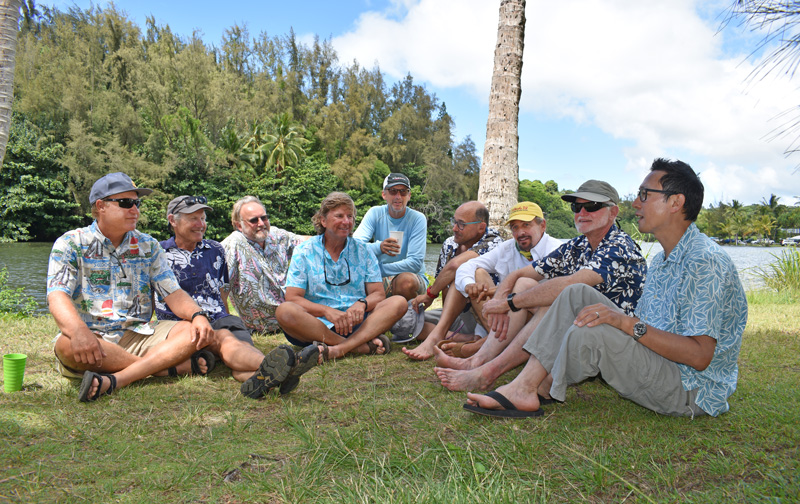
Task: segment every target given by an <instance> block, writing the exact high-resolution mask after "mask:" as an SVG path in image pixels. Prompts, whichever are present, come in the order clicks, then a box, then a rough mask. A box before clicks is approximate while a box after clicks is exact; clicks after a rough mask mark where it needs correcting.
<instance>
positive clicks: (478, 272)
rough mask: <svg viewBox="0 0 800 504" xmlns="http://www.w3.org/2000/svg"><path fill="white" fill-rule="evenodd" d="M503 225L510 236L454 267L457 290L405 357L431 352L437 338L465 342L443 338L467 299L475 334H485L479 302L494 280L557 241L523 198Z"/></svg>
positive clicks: (544, 253) (541, 216) (539, 255)
mask: <svg viewBox="0 0 800 504" xmlns="http://www.w3.org/2000/svg"><path fill="white" fill-rule="evenodd" d="M506 225H507V226H509V228H510V229H511V234H512V235H513V238H510V239H508V240H506V241H504V242H503V243H501V244H500V245H498V246H496V247H494V248H493V249H492V250H490V251H488V252H486V253H485V254H483V255H475V256H473V257H471V258H470V259H469V260H468V261H465V262H464V263H463V264H461V265H460V266H459V267H458V269H457V270H456V275H455V282H454V286H455V288H456V290H457V291H458V292H453V293H452V295H448V297H447V298H445V301H444V303H443V308H442V316H441V318H440V319H439V323H438V324H437V325H436V327H435V328H434V329H433V330H432V331H431V332H430V335H429V336H428V338H427V339H426V340H425V341H424V342H423V343H422V344H421V345H420V346H419V347H417V348H415V349H413V350H409V351H407V352H406V354H407V355H408V356H409V357H411V358H412V359H416V360H425V359H428V358H430V357H432V356H433V352H434V347H435V346H436V345H438V344H440V343H441V342H446V343H444V345H455V346H456V348H457V349H460V348H461V347H462V346H463V345H464V343H465V342H463V341H461V342H456V341H453V342H451V341H448V340H445V338H446V336H447V330H448V328H450V327H451V324H453V323H454V321H455V320H456V317H458V316H459V313H461V311H462V310H463V309H464V308H465V307H466V306H468V303H469V304H471V305H472V313H473V314H474V315H475V318H476V322H477V323H476V324H475V328H474V332H475V334H477V335H478V336H486V335H487V334H488V332H487V331H486V328H488V327H489V325H488V323H487V321H486V317H485V316H483V315H482V314H481V311H482V308H483V303H484V302H485V301H487V300H488V299H491V297H492V295H493V294H494V290H495V282H499V281H501V280H503V278H505V277H506V276H507V275H508V274H509V273H511V272H512V271H514V270H516V269H519V268H522V267H524V266H530V264H531V261H532V260H534V259H536V260H538V259H542V258H544V257H545V256H547V255H548V254H549V253H550V252H552V251H553V250H555V249H556V248H558V247H559V246H560V245H561V242H560V241H559V240H556V239H554V238H552V237H551V236H550V235H548V234H547V232H546V230H547V222H546V221H545V220H544V214H543V213H542V209H541V208H540V207H539V205H537V204H536V203H532V202H530V201H523V202H520V203H517V204H516V205H514V206H513V207H512V208H511V212H509V217H508V220H507V221H506ZM456 330H458V329H456ZM480 341H482V340H480ZM459 355H460V354H459Z"/></svg>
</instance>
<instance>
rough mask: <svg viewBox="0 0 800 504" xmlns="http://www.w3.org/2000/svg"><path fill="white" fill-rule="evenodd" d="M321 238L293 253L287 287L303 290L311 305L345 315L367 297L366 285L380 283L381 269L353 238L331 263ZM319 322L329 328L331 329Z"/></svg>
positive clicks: (325, 321)
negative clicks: (334, 310)
mask: <svg viewBox="0 0 800 504" xmlns="http://www.w3.org/2000/svg"><path fill="white" fill-rule="evenodd" d="M324 236H325V235H317V236H314V237H312V238H310V239H309V240H308V241H305V242H303V243H301V244H300V245H298V246H297V248H295V249H294V255H293V256H292V263H291V264H290V265H289V275H288V276H287V278H286V287H297V288H299V289H303V290H304V291H305V298H306V299H308V300H309V301H311V302H312V303H317V304H321V305H325V306H330V307H331V308H336V309H337V310H342V311H345V310H347V309H348V308H350V306H352V305H353V303H355V302H356V301H358V300H359V299H360V298H363V297H365V296H366V295H367V286H366V284H367V283H371V282H380V281H381V268H380V265H379V264H378V259H377V258H376V257H375V254H373V253H372V252H371V251H370V250H369V248H367V244H365V243H363V242H361V241H359V240H356V239H354V238H352V237H348V238H347V243H346V244H345V247H344V250H342V252H341V254H339V260H338V261H334V260H333V258H332V257H331V255H330V254H329V253H328V251H327V250H325V241H324ZM318 318H319V319H320V320H321V321H322V322H324V323H325V325H327V326H328V327H331V326H332V325H333V324H332V323H331V322H329V321H328V320H327V319H326V318H325V317H318Z"/></svg>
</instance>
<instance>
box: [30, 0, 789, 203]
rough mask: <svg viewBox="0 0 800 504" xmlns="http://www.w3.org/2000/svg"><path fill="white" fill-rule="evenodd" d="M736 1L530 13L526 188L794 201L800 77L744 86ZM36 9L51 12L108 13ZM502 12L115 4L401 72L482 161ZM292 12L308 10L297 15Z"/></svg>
mask: <svg viewBox="0 0 800 504" xmlns="http://www.w3.org/2000/svg"><path fill="white" fill-rule="evenodd" d="M732 1H733V0H706V1H701V0H647V1H642V0H561V1H559V2H553V1H551V0H528V1H527V4H526V19H527V21H526V26H525V49H524V55H523V70H522V98H521V102H520V115H519V175H520V179H530V180H541V181H543V182H544V181H548V180H554V181H555V182H556V183H558V186H559V187H560V188H562V189H577V187H578V186H579V185H580V184H581V183H582V182H584V181H585V180H587V179H591V178H595V179H601V180H606V181H608V182H610V183H611V184H612V185H614V186H615V187H616V188H617V190H618V192H619V193H620V195H622V196H625V195H630V194H633V193H635V192H636V190H637V188H638V187H639V184H640V183H641V181H642V180H643V179H644V177H645V176H646V174H647V171H648V168H649V166H650V164H651V163H652V161H653V159H655V158H656V157H667V158H672V159H680V160H682V161H685V162H687V163H689V164H690V165H691V166H692V167H693V168H694V169H695V170H696V171H697V172H698V173H699V174H700V179H701V180H702V181H703V183H704V185H705V188H706V196H705V205H706V206H708V205H709V204H715V205H716V204H718V203H720V202H726V203H729V202H730V201H731V200H733V199H736V200H739V201H740V202H742V203H744V204H754V203H760V202H761V201H762V200H764V199H769V197H770V195H771V194H775V195H777V196H779V197H780V198H781V200H780V202H781V203H784V204H795V203H800V169H798V167H799V166H800V155H794V156H789V157H787V156H786V155H785V154H784V151H785V150H786V149H787V148H788V147H790V146H791V145H792V142H793V140H794V139H795V138H794V137H791V136H790V137H787V136H785V135H784V136H780V135H778V137H777V138H774V137H775V136H776V134H775V133H776V131H777V132H780V131H781V128H782V126H783V125H784V124H785V123H786V121H787V120H789V119H792V118H794V117H795V116H793V115H789V116H787V115H786V112H787V111H788V110H790V109H792V108H793V107H796V106H798V105H800V89H798V87H799V86H800V76H798V77H797V78H796V79H795V80H791V79H790V77H789V76H787V75H785V74H783V73H780V72H773V73H772V74H770V75H767V76H765V77H763V78H755V79H754V78H752V77H751V73H752V72H753V70H754V69H755V68H756V67H757V65H758V63H759V61H760V58H763V57H764V56H763V53H759V52H757V53H755V54H753V51H754V50H755V49H756V48H757V46H758V43H759V41H760V40H761V36H762V35H763V34H762V33H753V32H751V31H750V30H749V28H747V27H742V26H740V25H739V24H738V23H734V24H729V25H727V26H726V27H724V28H722V25H723V19H724V17H725V11H726V9H727V8H728V7H729V6H730V4H731V3H732ZM41 4H42V5H52V6H55V7H57V8H59V9H62V10H63V9H66V8H68V7H70V6H78V7H80V8H83V9H86V8H88V7H90V5H95V6H97V7H101V8H105V7H107V6H108V4H107V3H105V2H99V3H97V2H90V1H88V0H86V1H84V0H79V1H75V2H73V1H63V0H55V1H54V2H53V3H50V2H47V1H45V0H43V1H42V2H41ZM499 5H500V2H499V0H495V1H490V0H337V1H331V0H305V1H304V2H285V1H281V2H279V1H275V0H266V1H265V0H260V1H253V0H234V1H231V2H227V3H224V4H219V3H218V2H211V1H209V0H194V1H192V2H188V1H185V0H170V1H163V0H159V1H155V0H121V1H118V2H115V6H116V7H117V8H118V9H120V10H123V11H125V12H126V13H127V14H128V15H129V17H130V18H131V19H132V20H133V21H134V22H135V23H136V24H137V25H139V27H140V28H142V29H143V28H144V26H145V19H146V18H147V17H148V16H153V17H154V18H155V20H156V23H157V24H159V25H169V26H170V28H171V29H172V31H173V32H174V33H177V34H179V35H181V36H185V37H187V38H188V37H189V36H190V35H191V34H192V33H193V32H194V31H198V32H199V33H200V34H201V35H202V38H203V40H204V41H205V42H206V44H207V45H215V46H217V47H219V46H220V45H221V43H220V41H221V39H222V36H223V33H224V31H225V30H226V29H227V28H229V27H231V26H233V25H234V24H238V25H240V26H246V27H247V28H248V30H249V32H250V34H251V36H257V35H258V34H259V33H261V32H266V33H267V34H268V35H270V36H275V35H284V34H286V33H288V32H289V29H290V28H292V29H294V32H295V34H296V35H297V36H298V38H299V39H300V40H301V41H304V42H306V43H310V42H311V41H312V40H313V37H314V35H315V34H316V35H318V36H319V37H320V38H321V39H330V40H331V43H332V44H333V46H334V48H335V49H336V51H337V54H338V56H339V62H340V63H342V64H349V63H350V62H352V61H354V60H356V61H358V62H359V64H360V65H361V66H364V67H367V68H373V67H374V66H375V64H377V65H378V66H379V67H380V69H381V71H382V72H383V73H384V74H385V75H386V81H387V82H388V83H389V84H390V85H391V83H394V82H396V81H398V80H400V79H402V78H404V77H405V76H406V75H408V74H411V76H412V77H413V78H414V82H415V83H416V84H420V85H423V86H425V88H426V89H427V90H428V91H429V92H430V93H433V94H435V95H436V96H437V98H438V99H439V101H440V102H444V103H445V104H446V106H447V111H448V113H449V114H450V115H451V116H452V117H453V119H454V121H455V125H456V127H455V131H454V134H455V140H456V141H457V142H460V141H461V140H463V139H464V138H465V137H466V136H468V135H469V136H470V137H471V138H472V140H473V141H474V142H475V144H476V147H477V152H478V155H479V156H482V155H483V145H484V142H485V140H486V119H487V117H488V106H489V105H488V98H489V88H490V83H491V76H492V66H493V57H494V48H495V44H496V41H497V24H498V19H499ZM301 6H302V7H301Z"/></svg>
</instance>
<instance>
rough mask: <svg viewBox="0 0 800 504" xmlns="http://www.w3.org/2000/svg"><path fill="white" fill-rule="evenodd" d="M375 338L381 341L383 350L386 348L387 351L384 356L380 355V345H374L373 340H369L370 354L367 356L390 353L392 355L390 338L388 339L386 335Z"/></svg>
mask: <svg viewBox="0 0 800 504" xmlns="http://www.w3.org/2000/svg"><path fill="white" fill-rule="evenodd" d="M375 338H378V339H379V340H381V343H383V348H385V351H384V352H383V353H382V354H379V353H378V348H379V347H378V345H376V344H375V343H373V342H372V340H369V341H367V346H368V347H369V353H368V354H367V355H389V354H390V353H392V342H391V341H389V338H387V337H386V335H385V334H379V335H377V336H375ZM375 338H372V339H375Z"/></svg>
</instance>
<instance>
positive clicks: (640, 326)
mask: <svg viewBox="0 0 800 504" xmlns="http://www.w3.org/2000/svg"><path fill="white" fill-rule="evenodd" d="M645 333H647V324H645V323H644V322H642V321H641V320H640V321H639V322H636V323H635V324H633V340H634V341H639V338H641V337H642V336H644V335H645Z"/></svg>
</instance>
